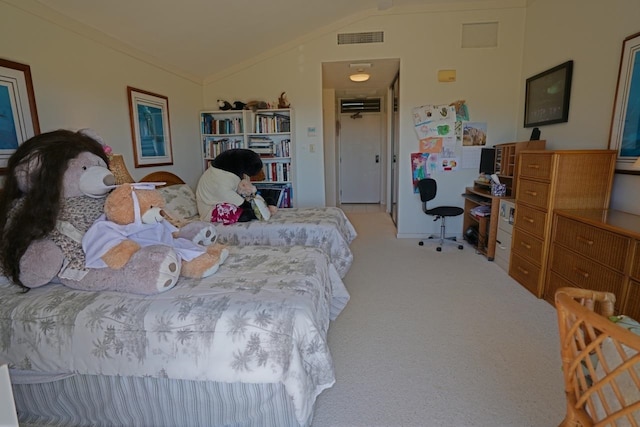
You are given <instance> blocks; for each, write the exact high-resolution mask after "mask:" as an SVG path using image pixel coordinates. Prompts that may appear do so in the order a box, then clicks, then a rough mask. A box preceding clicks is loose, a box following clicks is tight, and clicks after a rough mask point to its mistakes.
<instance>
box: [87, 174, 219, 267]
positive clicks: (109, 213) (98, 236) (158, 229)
mask: <svg viewBox="0 0 640 427" xmlns="http://www.w3.org/2000/svg"><path fill="white" fill-rule="evenodd" d="M164 206H165V202H164V198H163V197H162V195H161V194H160V192H158V191H157V190H156V189H155V186H154V184H124V185H121V186H119V187H117V188H116V189H115V190H113V191H112V192H111V194H109V196H108V197H107V199H106V201H105V204H104V215H103V216H101V217H100V218H99V219H98V220H97V221H96V222H95V223H94V224H93V225H92V226H91V228H89V230H88V231H87V233H86V234H85V235H84V238H83V239H82V245H83V248H84V249H85V252H86V256H87V261H86V265H87V267H91V268H105V267H109V268H112V269H121V268H123V267H124V266H125V265H126V264H127V263H128V262H129V261H130V260H131V258H132V256H133V255H134V254H135V253H136V252H138V251H139V250H141V249H142V248H144V247H147V246H153V245H167V246H169V247H171V248H172V249H173V251H174V254H175V257H177V258H178V259H179V260H180V261H181V265H176V267H177V268H178V270H177V271H178V272H179V273H181V274H182V275H183V276H186V277H195V278H200V277H208V276H210V275H212V274H213V273H215V272H216V271H217V270H218V268H219V267H220V264H222V263H223V262H224V260H225V259H226V258H227V256H228V254H229V251H228V250H227V249H226V248H225V247H224V246H223V245H220V244H217V243H215V240H216V237H217V236H216V231H215V228H214V227H213V226H212V225H211V224H210V223H208V224H207V223H204V222H191V223H189V224H187V225H185V226H184V227H183V228H181V229H178V228H176V227H174V226H173V225H171V223H170V222H169V221H167V220H166V219H165V214H164V211H163V210H162V209H163V208H164Z"/></svg>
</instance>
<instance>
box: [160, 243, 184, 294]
mask: <svg viewBox="0 0 640 427" xmlns="http://www.w3.org/2000/svg"><path fill="white" fill-rule="evenodd" d="M180 267H181V264H180V260H179V259H178V255H177V254H176V253H175V252H174V251H171V252H168V253H167V256H166V257H165V259H164V260H163V261H162V262H161V263H160V265H159V266H158V277H157V280H156V288H157V289H158V291H159V292H162V291H164V290H167V289H171V288H173V287H174V286H175V285H176V283H177V282H178V278H179V277H180Z"/></svg>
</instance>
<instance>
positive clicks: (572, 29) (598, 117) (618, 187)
mask: <svg viewBox="0 0 640 427" xmlns="http://www.w3.org/2000/svg"><path fill="white" fill-rule="evenodd" d="M639 16H640V2H638V1H637V0H611V1H607V2H600V1H594V0H587V1H585V0H535V1H533V2H532V4H531V5H530V6H529V7H528V8H527V20H526V37H525V44H524V59H523V66H522V79H521V81H522V82H524V81H525V80H526V78H527V77H530V76H532V75H535V74H537V73H539V72H541V71H544V70H546V69H548V68H551V67H553V66H555V65H558V64H560V63H562V62H565V61H567V60H569V59H572V60H573V61H574V69H573V82H572V87H571V104H570V106H569V121H568V122H567V123H559V124H555V125H549V126H543V127H540V130H541V132H542V138H543V139H546V140H547V146H548V148H550V149H582V148H596V149H606V148H608V141H609V130H610V123H611V115H612V111H613V103H614V98H615V90H616V82H617V79H618V68H619V65H620V54H621V51H622V42H623V40H624V39H625V37H627V36H629V35H631V34H635V33H637V32H638V31H640V25H639V23H638V17H639ZM518 106H519V108H520V111H519V112H518V126H519V129H518V137H519V138H520V139H528V137H529V135H530V134H531V129H525V128H523V127H522V117H523V114H524V112H523V110H524V98H523V97H521V100H520V102H519V103H518ZM639 190H640V176H638V175H622V174H616V177H615V180H614V189H613V195H612V199H611V207H612V208H615V209H621V210H625V211H627V212H632V213H636V214H640V197H638V192H639Z"/></svg>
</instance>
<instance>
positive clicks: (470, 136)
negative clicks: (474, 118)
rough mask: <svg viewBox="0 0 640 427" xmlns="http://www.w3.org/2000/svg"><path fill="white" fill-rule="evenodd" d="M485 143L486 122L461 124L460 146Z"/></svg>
mask: <svg viewBox="0 0 640 427" xmlns="http://www.w3.org/2000/svg"><path fill="white" fill-rule="evenodd" d="M480 145H487V124H486V123H476V122H465V123H463V125H462V146H463V147H464V146H480Z"/></svg>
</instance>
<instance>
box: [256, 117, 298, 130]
mask: <svg viewBox="0 0 640 427" xmlns="http://www.w3.org/2000/svg"><path fill="white" fill-rule="evenodd" d="M255 124H256V132H258V133H279V132H291V119H290V117H289V116H286V115H282V114H278V113H273V114H256V123H255Z"/></svg>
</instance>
